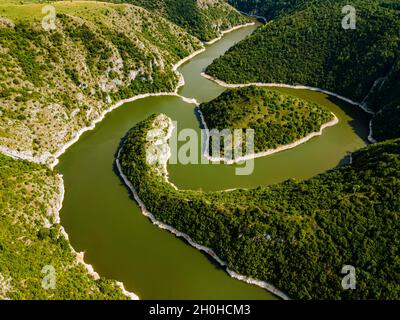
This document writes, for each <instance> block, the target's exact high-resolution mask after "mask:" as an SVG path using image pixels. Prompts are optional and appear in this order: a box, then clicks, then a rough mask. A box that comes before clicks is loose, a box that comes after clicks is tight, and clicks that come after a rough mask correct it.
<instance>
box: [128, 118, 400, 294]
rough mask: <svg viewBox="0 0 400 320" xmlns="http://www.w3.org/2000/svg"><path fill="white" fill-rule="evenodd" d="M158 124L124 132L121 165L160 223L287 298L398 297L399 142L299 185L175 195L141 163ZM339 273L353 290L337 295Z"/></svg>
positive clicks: (376, 148)
mask: <svg viewBox="0 0 400 320" xmlns="http://www.w3.org/2000/svg"><path fill="white" fill-rule="evenodd" d="M164 117H165V118H166V116H164ZM156 119H157V121H158V122H159V117H157V118H156V115H153V116H151V117H150V118H148V119H147V120H145V121H142V122H141V123H139V124H137V125H136V126H135V127H133V128H132V129H131V130H130V132H129V133H128V134H127V136H126V138H125V139H124V142H123V147H122V150H121V154H120V163H121V166H122V170H123V172H124V174H125V175H126V176H127V177H128V179H129V180H130V181H131V183H132V184H133V186H134V187H135V189H136V191H137V192H138V195H139V197H140V198H141V199H142V201H143V202H144V203H145V205H146V207H147V209H148V210H149V211H150V212H152V213H153V214H154V215H155V216H156V218H157V219H158V220H160V221H162V222H164V223H166V224H169V225H172V226H174V227H175V228H177V229H178V230H180V231H182V232H185V233H187V234H188V235H189V236H190V237H191V238H192V239H193V240H194V241H195V242H197V243H200V244H202V245H205V246H208V247H210V248H212V249H213V250H214V251H215V252H216V253H217V255H218V256H219V257H221V258H222V259H223V260H225V261H226V262H227V263H228V266H229V267H230V268H231V269H233V270H234V271H236V272H238V273H241V274H244V275H247V276H251V277H254V278H257V279H261V280H265V281H267V282H270V283H272V284H274V285H275V286H277V287H278V288H279V289H281V290H283V291H284V292H286V293H287V294H289V296H290V297H291V298H298V299H312V298H314V299H399V298H400V285H399V284H400V281H399V280H400V279H399V274H398V272H397V270H398V269H399V267H400V259H399V256H400V255H399V253H400V252H399V245H400V234H399V232H400V225H399V224H400V219H399V216H398V215H399V207H400V198H399V197H398V195H399V194H400V140H391V141H387V142H384V143H379V144H376V145H372V146H369V147H367V148H365V149H363V150H360V151H358V152H356V153H355V154H353V163H352V164H351V165H346V166H342V167H340V168H338V169H335V170H331V171H329V172H326V173H323V174H321V175H319V176H317V177H315V178H312V179H310V180H307V181H303V182H297V181H294V180H288V181H286V182H284V183H281V184H278V185H274V186H270V187H259V188H256V189H251V190H247V189H246V190H244V189H238V190H234V191H227V192H224V191H222V192H200V191H179V190H175V189H174V188H173V187H172V186H171V185H170V184H168V183H167V182H165V179H164V177H163V176H162V175H161V174H159V173H157V172H160V171H156V170H155V168H154V167H151V166H149V165H148V163H147V161H146V150H147V148H148V147H149V142H146V135H147V132H148V131H149V130H152V129H154V128H155V127H157V125H155V123H156V121H155V120H156ZM164 130H167V129H166V128H164ZM344 265H352V266H354V267H355V268H356V275H357V289H356V290H343V289H342V287H341V280H342V278H343V275H342V274H341V269H342V267H343V266H344Z"/></svg>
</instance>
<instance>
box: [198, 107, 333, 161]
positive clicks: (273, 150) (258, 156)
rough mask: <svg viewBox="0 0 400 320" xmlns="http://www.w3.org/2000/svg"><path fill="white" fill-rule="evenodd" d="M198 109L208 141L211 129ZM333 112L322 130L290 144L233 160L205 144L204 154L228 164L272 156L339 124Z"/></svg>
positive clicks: (209, 158) (211, 159)
mask: <svg viewBox="0 0 400 320" xmlns="http://www.w3.org/2000/svg"><path fill="white" fill-rule="evenodd" d="M196 110H197V113H198V114H199V117H200V121H201V124H202V126H203V127H204V129H206V130H207V131H206V133H207V137H206V143H207V142H208V141H209V140H210V134H209V131H208V130H209V129H208V126H207V123H206V121H205V119H204V115H203V113H202V112H201V110H200V108H199V105H197V109H196ZM331 114H332V115H333V119H332V120H331V121H329V122H327V123H324V124H323V125H322V126H321V128H320V130H319V131H318V132H312V133H310V134H308V135H307V136H305V137H304V138H301V139H299V140H297V141H295V142H292V143H290V144H286V145H282V146H279V147H277V148H275V149H269V150H266V151H263V152H259V153H255V154H250V155H246V156H242V157H239V158H236V159H233V160H231V159H228V160H227V159H225V158H222V157H220V158H214V157H211V156H210V155H209V152H208V148H207V146H204V148H203V149H204V150H203V155H204V157H205V158H206V159H208V160H210V161H212V162H221V161H224V162H225V163H226V164H235V163H239V162H243V161H249V160H253V159H256V158H261V157H266V156H270V155H272V154H274V153H278V152H282V151H285V150H289V149H293V148H295V147H297V146H299V145H301V144H303V143H306V142H308V141H309V140H311V139H312V138H315V137H318V136H321V135H322V133H323V131H324V130H325V129H326V128H329V127H333V126H335V125H337V124H338V123H339V119H338V117H336V115H335V114H334V113H333V112H331Z"/></svg>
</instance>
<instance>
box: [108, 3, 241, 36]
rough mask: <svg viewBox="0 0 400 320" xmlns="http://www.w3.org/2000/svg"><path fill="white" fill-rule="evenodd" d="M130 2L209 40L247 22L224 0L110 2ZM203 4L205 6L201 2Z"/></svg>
mask: <svg viewBox="0 0 400 320" xmlns="http://www.w3.org/2000/svg"><path fill="white" fill-rule="evenodd" d="M110 1H112V2H116V3H131V4H134V5H137V6H141V7H143V8H146V9H148V10H151V11H153V12H157V13H161V14H162V15H163V16H164V17H166V18H167V19H168V20H170V21H172V22H174V23H175V24H177V25H178V26H180V27H182V28H184V29H185V30H187V31H188V32H189V33H190V34H191V35H193V36H195V37H197V38H199V39H201V40H204V41H209V40H212V39H214V38H216V37H218V35H219V33H220V32H221V31H222V30H224V29H228V28H230V27H232V26H235V25H238V24H241V23H244V22H246V21H248V19H247V18H246V17H243V16H241V15H240V14H239V13H238V12H237V11H236V10H234V9H233V8H232V7H230V6H229V5H228V4H227V3H226V2H225V1H224V0H217V1H213V2H209V1H194V0H191V1H188V0H157V1H154V0H110ZM202 2H204V3H205V4H204V6H203V5H201V3H202Z"/></svg>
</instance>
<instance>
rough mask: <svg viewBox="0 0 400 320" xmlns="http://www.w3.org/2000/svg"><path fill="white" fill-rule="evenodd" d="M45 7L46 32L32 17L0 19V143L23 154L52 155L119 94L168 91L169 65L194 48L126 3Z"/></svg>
mask: <svg viewBox="0 0 400 320" xmlns="http://www.w3.org/2000/svg"><path fill="white" fill-rule="evenodd" d="M52 4H54V6H55V7H56V10H57V17H56V29H55V30H54V31H45V30H44V29H43V28H42V27H41V22H40V20H37V19H36V18H35V19H34V20H33V21H28V20H24V19H22V20H21V21H19V20H17V22H15V23H13V22H12V21H11V20H7V19H8V18H1V19H2V20H1V21H2V22H4V24H3V25H1V24H0V66H1V67H0V70H1V72H0V101H1V107H0V127H1V128H2V129H1V131H0V144H1V145H2V146H5V147H8V148H10V149H13V150H17V151H20V152H22V153H25V154H30V153H31V152H32V150H33V153H34V155H35V156H38V157H40V156H42V155H44V154H46V153H47V152H50V153H53V152H55V151H56V150H58V149H59V148H60V146H61V145H62V144H64V143H65V142H67V141H69V140H71V139H72V138H73V136H74V133H75V132H76V131H78V130H79V129H81V128H82V127H86V126H88V125H89V124H90V123H91V122H92V121H93V120H94V119H96V118H98V117H99V115H100V114H101V113H102V112H103V111H104V110H106V109H107V108H109V107H110V106H111V105H112V104H114V103H115V102H116V101H119V100H121V99H123V98H128V97H132V96H135V95H137V94H141V93H149V92H171V91H174V89H175V87H176V85H177V83H178V76H177V75H176V74H175V73H174V72H173V71H172V64H174V63H176V62H177V61H179V60H180V59H182V58H184V57H186V56H187V55H188V54H190V53H192V52H193V51H194V50H197V49H199V48H200V45H201V43H200V41H199V40H198V39H196V38H194V37H192V36H190V35H189V34H187V33H186V32H185V31H184V30H183V29H181V28H180V27H178V26H176V25H174V24H172V23H171V22H169V21H167V20H165V19H164V18H163V17H161V16H159V15H155V14H154V13H151V12H148V11H146V10H145V9H142V8H139V7H135V6H132V5H125V4H120V5H117V4H110V3H98V2H87V1H86V2H58V3H52ZM27 5H28V6H29V5H30V4H27ZM31 5H34V6H39V7H40V8H41V6H42V5H40V4H31ZM24 6H25V5H20V6H16V7H15V8H14V9H15V10H14V11H12V12H13V13H14V14H15V13H16V12H18V10H19V9H22V8H24ZM39 13H40V11H39ZM6 17H7V16H6Z"/></svg>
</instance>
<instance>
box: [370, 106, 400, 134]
mask: <svg viewBox="0 0 400 320" xmlns="http://www.w3.org/2000/svg"><path fill="white" fill-rule="evenodd" d="M372 127H373V138H374V139H376V140H377V141H384V140H388V139H394V138H397V137H400V105H399V104H391V105H388V106H386V107H385V108H383V109H382V110H381V111H380V112H378V113H377V114H376V115H375V117H374V118H373V120H372Z"/></svg>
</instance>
